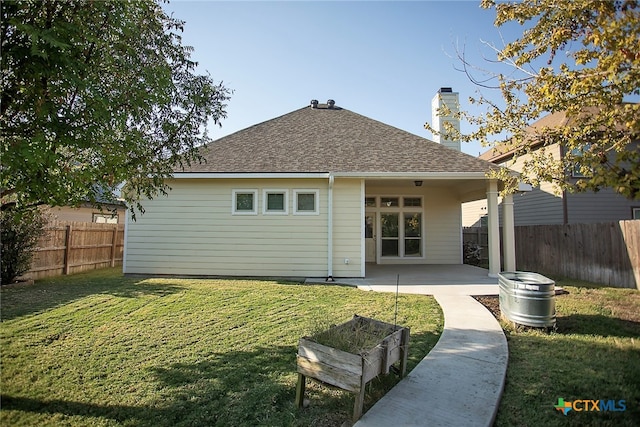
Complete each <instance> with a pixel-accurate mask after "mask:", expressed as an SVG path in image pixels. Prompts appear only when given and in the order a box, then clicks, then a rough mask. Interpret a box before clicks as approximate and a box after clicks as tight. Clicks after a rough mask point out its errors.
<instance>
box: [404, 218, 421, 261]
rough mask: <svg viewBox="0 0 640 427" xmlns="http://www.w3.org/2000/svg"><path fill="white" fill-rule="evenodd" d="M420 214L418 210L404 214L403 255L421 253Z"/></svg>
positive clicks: (416, 255)
mask: <svg viewBox="0 0 640 427" xmlns="http://www.w3.org/2000/svg"><path fill="white" fill-rule="evenodd" d="M421 237H422V214H421V213H419V212H415V213H413V212H412V213H405V214H404V256H415V257H419V256H421V255H422V244H421Z"/></svg>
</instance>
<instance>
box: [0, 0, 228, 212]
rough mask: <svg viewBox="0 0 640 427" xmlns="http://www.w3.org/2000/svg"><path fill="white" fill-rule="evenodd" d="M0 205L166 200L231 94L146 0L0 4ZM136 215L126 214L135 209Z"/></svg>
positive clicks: (174, 24) (178, 25)
mask: <svg viewBox="0 0 640 427" xmlns="http://www.w3.org/2000/svg"><path fill="white" fill-rule="evenodd" d="M1 16H2V23H1V24H0V25H1V28H0V36H1V37H2V82H1V85H2V99H1V104H0V132H1V133H0V137H1V150H2V151H1V155H2V167H1V169H0V191H1V200H2V208H3V210H4V209H7V208H11V207H21V208H28V207H31V206H37V205H42V204H47V205H52V206H57V205H72V206H73V205H79V204H80V203H82V202H86V201H89V202H92V203H93V204H94V205H99V204H100V203H101V202H104V201H113V200H109V199H110V198H111V199H113V197H114V196H113V195H112V194H110V193H111V192H110V191H106V192H105V189H113V188H115V187H116V186H118V185H120V184H121V183H122V182H124V181H126V183H127V186H126V193H125V199H126V200H127V201H128V202H130V204H131V206H137V207H138V208H139V209H142V206H141V205H140V202H139V201H140V200H141V198H143V197H149V198H152V197H154V196H156V195H157V194H158V193H159V192H165V191H166V189H167V187H166V184H165V179H166V178H167V177H169V176H170V175H171V174H172V172H173V170H174V169H175V168H176V167H180V166H181V165H183V164H190V163H191V162H194V161H197V160H199V159H200V157H199V156H198V154H197V151H196V150H195V149H196V148H197V147H198V146H200V145H202V144H203V143H204V142H206V140H207V132H206V126H207V123H208V122H209V121H212V122H213V123H215V124H218V125H219V124H220V120H221V119H222V118H225V117H226V111H225V108H226V104H225V102H226V101H227V100H228V99H229V95H230V91H229V90H228V89H227V88H225V87H224V86H223V84H222V83H215V82H214V81H213V80H212V78H211V77H210V76H209V75H198V74H196V72H195V69H196V67H197V63H196V62H194V61H193V60H191V59H190V54H191V51H192V48H190V47H187V46H183V45H182V40H181V37H180V35H179V32H180V31H182V30H183V25H184V22H182V21H179V20H177V19H174V18H172V17H169V16H168V15H167V14H166V13H165V12H164V11H163V9H162V8H161V7H160V5H159V4H158V3H156V2H154V1H151V0H143V1H139V0H131V1H126V0H117V1H85V0H71V1H65V2H61V1H54V0H51V1H47V0H45V1H41V0H24V1H3V2H2V5H1ZM132 209H133V208H132Z"/></svg>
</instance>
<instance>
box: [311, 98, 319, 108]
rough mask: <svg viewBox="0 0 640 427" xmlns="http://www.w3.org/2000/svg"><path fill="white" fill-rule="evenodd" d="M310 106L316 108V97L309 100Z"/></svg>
mask: <svg viewBox="0 0 640 427" xmlns="http://www.w3.org/2000/svg"><path fill="white" fill-rule="evenodd" d="M311 108H318V100H317V99H312V100H311Z"/></svg>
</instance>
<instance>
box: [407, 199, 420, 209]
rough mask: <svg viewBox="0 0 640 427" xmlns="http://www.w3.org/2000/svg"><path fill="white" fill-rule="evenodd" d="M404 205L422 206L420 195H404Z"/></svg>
mask: <svg viewBox="0 0 640 427" xmlns="http://www.w3.org/2000/svg"><path fill="white" fill-rule="evenodd" d="M404 206H410V207H420V206H422V199H421V198H420V197H405V198H404Z"/></svg>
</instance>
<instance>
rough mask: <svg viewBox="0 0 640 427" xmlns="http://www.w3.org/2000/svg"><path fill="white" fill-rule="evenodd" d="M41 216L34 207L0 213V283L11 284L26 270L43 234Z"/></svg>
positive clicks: (43, 218)
mask: <svg viewBox="0 0 640 427" xmlns="http://www.w3.org/2000/svg"><path fill="white" fill-rule="evenodd" d="M46 222H47V221H46V218H45V215H44V214H43V213H42V211H40V210H39V209H37V208H31V209H20V208H12V209H6V210H3V211H1V212H0V241H1V242H2V259H1V264H0V270H2V274H1V277H0V283H1V284H3V285H6V284H9V283H13V282H14V281H15V279H16V277H18V276H20V275H22V274H24V273H26V272H27V271H29V268H30V267H31V260H32V259H33V250H34V249H35V247H36V245H37V243H38V238H39V237H40V236H41V235H42V233H43V232H44V226H45V224H46Z"/></svg>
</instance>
